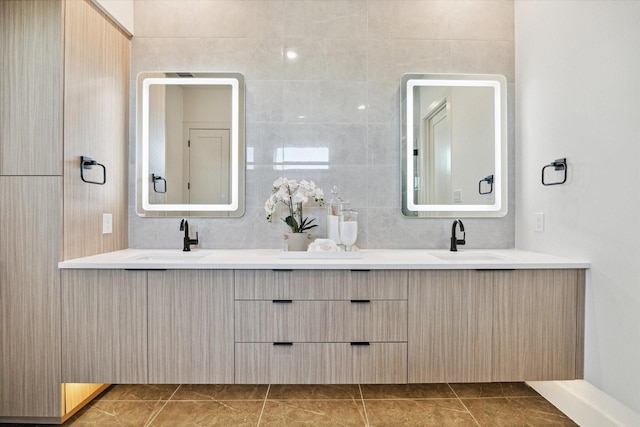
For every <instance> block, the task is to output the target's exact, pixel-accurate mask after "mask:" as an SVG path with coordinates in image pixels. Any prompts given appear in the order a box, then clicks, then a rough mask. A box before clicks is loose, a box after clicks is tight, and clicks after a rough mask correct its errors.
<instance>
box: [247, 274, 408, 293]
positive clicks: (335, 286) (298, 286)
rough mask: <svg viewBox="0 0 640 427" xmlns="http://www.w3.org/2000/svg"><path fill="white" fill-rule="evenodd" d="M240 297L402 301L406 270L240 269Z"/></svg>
mask: <svg viewBox="0 0 640 427" xmlns="http://www.w3.org/2000/svg"><path fill="white" fill-rule="evenodd" d="M235 274H236V276H235V283H236V290H235V297H236V299H238V300H254V299H258V300H272V299H292V300H350V299H371V300H395V299H399V300H403V299H407V272H406V271H397V270H372V271H368V270H367V271H355V270H291V271H279V270H275V271H274V270H237V271H236V272H235Z"/></svg>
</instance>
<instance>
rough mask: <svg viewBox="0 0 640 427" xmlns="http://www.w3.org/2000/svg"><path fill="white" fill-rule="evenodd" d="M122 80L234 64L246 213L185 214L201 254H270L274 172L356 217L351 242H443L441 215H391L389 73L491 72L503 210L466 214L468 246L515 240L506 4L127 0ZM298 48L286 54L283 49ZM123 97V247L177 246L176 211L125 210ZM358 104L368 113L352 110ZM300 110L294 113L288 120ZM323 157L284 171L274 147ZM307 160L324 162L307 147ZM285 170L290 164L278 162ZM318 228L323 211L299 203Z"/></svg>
mask: <svg viewBox="0 0 640 427" xmlns="http://www.w3.org/2000/svg"><path fill="white" fill-rule="evenodd" d="M134 7H135V30H136V36H135V37H134V39H133V42H132V62H131V82H132V86H131V87H132V88H133V89H135V78H136V75H137V74H138V73H139V72H142V71H158V70H171V71H176V70H188V71H236V72H241V73H242V74H244V76H245V79H246V112H247V114H246V121H247V123H246V137H247V150H248V152H252V153H253V161H252V162H251V163H250V164H249V165H248V167H247V183H246V213H245V215H244V216H243V217H242V218H238V219H220V218H215V219H214V218H210V219H196V218H194V219H191V220H190V224H191V225H192V229H193V230H194V231H196V230H197V231H199V235H200V240H201V245H200V247H203V248H280V247H281V246H282V236H283V234H284V233H285V232H286V227H285V225H284V224H282V223H279V221H276V220H274V222H273V223H268V222H267V221H266V219H265V217H264V210H263V205H264V202H265V200H266V199H267V197H268V196H269V195H270V191H271V183H272V182H273V181H274V180H275V179H276V178H278V177H279V176H286V177H288V178H295V179H311V180H313V181H315V182H316V183H317V184H318V185H319V186H320V187H322V188H323V189H324V191H325V194H327V199H328V198H329V197H330V192H331V188H332V186H333V185H337V186H338V187H339V188H340V192H341V195H342V196H343V197H344V198H346V199H349V200H350V201H351V203H352V206H353V207H354V208H355V209H357V210H358V211H359V212H360V224H359V225H360V232H359V238H358V242H357V245H358V246H359V247H361V248H444V247H447V245H448V236H449V233H450V228H451V227H450V225H451V220H448V219H407V218H405V217H403V216H402V213H401V210H400V204H401V192H400V189H401V186H400V151H399V149H400V113H399V94H400V78H401V76H402V74H404V73H410V72H421V73H449V72H450V73H500V74H503V75H505V76H506V78H507V80H508V82H509V92H510V94H509V150H510V154H509V168H510V173H509V180H510V181H509V186H510V194H509V213H508V215H507V216H506V217H504V218H499V219H498V218H496V219H472V218H469V219H467V220H465V225H466V229H467V247H470V248H509V247H513V246H514V206H515V204H514V192H513V188H514V187H515V185H514V179H513V176H514V173H513V169H514V160H513V159H514V155H513V148H514V143H513V141H514V131H513V127H514V115H513V110H514V108H513V107H514V100H515V97H514V94H513V87H514V84H513V82H514V28H513V20H514V18H513V1H511V0H509V1H492V0H475V1H462V0H461V1H433V0H427V1H420V0H412V1H399V0H391V1H377V0H345V1H338V0H336V1H334V0H308V1H305V0H255V1H252V0H223V1H191V0H183V1H157V0H154V1H146V0H136V1H135V2H134ZM289 49H293V50H295V51H296V52H297V53H298V57H297V58H296V59H295V60H290V59H288V58H287V57H286V55H285V53H286V51H288V50H289ZM134 101H135V97H134V96H132V104H131V106H132V107H131V108H132V114H131V118H132V126H131V128H132V131H131V150H130V152H131V167H130V170H131V175H130V183H131V186H130V191H131V194H130V197H129V199H130V209H129V212H130V222H129V226H130V231H129V246H130V247H134V248H145V247H146V248H174V247H175V248H180V247H181V233H180V232H179V231H178V225H179V219H176V218H153V219H152V218H140V217H138V216H137V215H136V213H135V203H134V199H133V198H134V189H133V183H134V181H135V178H134V170H135V168H134V163H135V141H134V135H135V132H134V127H135V120H134V119H135V105H134ZM360 105H365V106H366V109H364V110H361V109H358V106H360ZM299 116H304V119H301V118H299ZM292 148H299V149H303V152H304V153H314V151H313V150H311V149H314V148H316V149H320V152H321V153H324V154H326V155H327V157H326V159H325V160H323V161H322V162H321V166H322V167H323V169H305V167H308V166H309V163H305V161H304V160H303V161H297V162H292V163H293V164H289V165H286V166H283V164H282V163H280V162H279V161H277V158H276V155H275V153H276V150H278V149H282V150H290V149H292ZM309 156H310V159H309V160H314V161H316V160H317V159H318V158H321V157H322V156H318V155H317V154H309ZM284 167H287V168H288V169H287V170H283V168H284ZM305 212H307V213H308V214H309V216H312V217H316V218H317V220H318V221H319V223H320V227H318V228H317V229H316V230H317V231H316V232H315V233H314V234H316V235H319V236H324V233H325V210H324V209H323V208H311V209H306V210H305Z"/></svg>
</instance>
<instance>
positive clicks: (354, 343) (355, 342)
mask: <svg viewBox="0 0 640 427" xmlns="http://www.w3.org/2000/svg"><path fill="white" fill-rule="evenodd" d="M351 345H369V341H352V342H351Z"/></svg>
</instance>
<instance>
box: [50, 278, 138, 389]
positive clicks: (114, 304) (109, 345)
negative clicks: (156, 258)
mask: <svg viewBox="0 0 640 427" xmlns="http://www.w3.org/2000/svg"><path fill="white" fill-rule="evenodd" d="M61 274H62V276H61V277H62V348H63V351H62V382H65V383H111V384H123V383H125V384H126V383H129V384H145V383H146V382H147V273H146V272H145V271H125V270H62V273H61Z"/></svg>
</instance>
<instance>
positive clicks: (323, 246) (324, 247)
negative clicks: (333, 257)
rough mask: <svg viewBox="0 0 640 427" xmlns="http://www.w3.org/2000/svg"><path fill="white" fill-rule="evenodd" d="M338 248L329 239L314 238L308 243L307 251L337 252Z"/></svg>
mask: <svg viewBox="0 0 640 427" xmlns="http://www.w3.org/2000/svg"><path fill="white" fill-rule="evenodd" d="M339 250H340V249H339V248H338V245H337V244H336V242H334V241H333V240H331V239H316V240H315V241H314V242H312V243H311V244H310V245H309V249H307V251H308V252H338V251H339Z"/></svg>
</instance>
